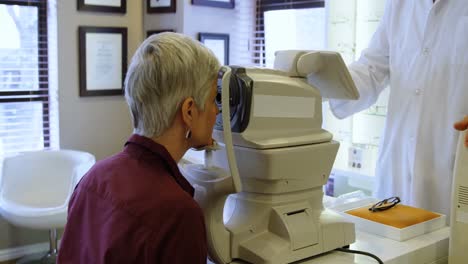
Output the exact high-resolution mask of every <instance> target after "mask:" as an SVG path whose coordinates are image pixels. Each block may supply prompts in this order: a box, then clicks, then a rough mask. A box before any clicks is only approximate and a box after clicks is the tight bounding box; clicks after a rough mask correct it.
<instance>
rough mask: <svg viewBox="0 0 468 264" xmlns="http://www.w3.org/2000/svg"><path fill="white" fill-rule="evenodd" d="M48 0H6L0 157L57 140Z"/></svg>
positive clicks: (0, 4) (1, 30)
mask: <svg viewBox="0 0 468 264" xmlns="http://www.w3.org/2000/svg"><path fill="white" fill-rule="evenodd" d="M47 4H48V3H47V0H27V1H26V0H0V35H1V36H2V41H1V42H0V158H1V157H2V156H3V155H8V154H10V153H15V152H21V151H29V150H40V149H46V148H51V147H53V145H55V143H54V140H55V139H52V137H54V136H55V135H54V133H51V131H52V128H54V127H55V126H53V125H52V122H53V119H54V118H53V116H54V115H53V109H54V105H55V104H56V102H55V101H54V100H55V99H56V98H55V96H51V94H52V95H54V92H53V90H52V89H50V87H49V86H50V81H49V68H50V66H49V65H50V64H51V63H50V61H49V36H50V34H49V32H48V12H47V11H48V6H47ZM52 64H53V62H52ZM55 114H56V113H55Z"/></svg>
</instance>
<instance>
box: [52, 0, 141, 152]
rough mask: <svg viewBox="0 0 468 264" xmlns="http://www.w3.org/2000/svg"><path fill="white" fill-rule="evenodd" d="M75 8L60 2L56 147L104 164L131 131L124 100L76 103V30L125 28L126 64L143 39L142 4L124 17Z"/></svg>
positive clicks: (102, 98) (96, 99)
mask: <svg viewBox="0 0 468 264" xmlns="http://www.w3.org/2000/svg"><path fill="white" fill-rule="evenodd" d="M129 2H130V1H129ZM76 4H77V3H76V1H58V12H57V16H58V85H59V89H58V96H59V97H58V98H59V127H60V147H61V148H66V149H79V150H84V151H88V152H90V153H92V154H94V155H95V156H96V158H97V159H102V158H104V157H106V156H109V155H111V154H114V153H116V152H118V151H120V150H121V149H122V147H123V144H124V143H125V140H126V139H127V138H128V137H129V135H130V134H131V132H132V125H131V120H130V115H129V111H128V108H127V104H126V102H125V99H124V97H123V96H122V95H119V96H96V97H79V74H78V72H79V71H78V67H79V65H78V26H113V27H127V28H128V35H127V38H128V60H130V59H131V57H132V55H133V53H134V51H135V50H136V48H137V47H138V45H139V44H140V43H141V40H142V39H143V31H142V28H143V11H142V1H131V4H130V3H129V4H127V13H126V14H125V15H121V14H107V13H96V12H82V11H80V12H78V11H77V10H76Z"/></svg>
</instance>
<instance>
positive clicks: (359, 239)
mask: <svg viewBox="0 0 468 264" xmlns="http://www.w3.org/2000/svg"><path fill="white" fill-rule="evenodd" d="M449 234H450V228H449V227H444V228H442V229H439V230H436V231H434V232H432V233H428V234H424V235H421V236H418V237H415V238H412V239H409V240H406V241H403V242H399V241H395V240H392V239H388V238H384V237H381V236H377V235H373V234H369V233H366V232H363V231H359V230H356V242H355V243H353V244H351V249H354V250H361V251H366V252H370V253H372V254H374V255H376V256H378V257H379V258H380V259H381V260H382V261H383V262H384V263H385V264H446V263H447V256H448V245H449ZM233 263H239V264H241V262H233ZM300 263H301V264H318V263H320V264H350V263H359V264H374V263H377V261H376V260H374V259H373V258H370V257H368V256H364V255H357V254H350V253H344V252H337V251H332V252H330V253H326V254H324V255H320V256H318V257H313V258H310V259H308V260H305V261H302V262H300ZM208 264H212V263H211V262H210V261H208Z"/></svg>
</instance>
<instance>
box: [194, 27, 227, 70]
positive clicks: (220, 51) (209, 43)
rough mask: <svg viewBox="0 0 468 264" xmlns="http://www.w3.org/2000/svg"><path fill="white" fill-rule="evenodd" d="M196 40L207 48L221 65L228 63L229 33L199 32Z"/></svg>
mask: <svg viewBox="0 0 468 264" xmlns="http://www.w3.org/2000/svg"><path fill="white" fill-rule="evenodd" d="M198 40H199V41H200V42H201V43H203V44H204V45H205V46H206V47H207V48H209V49H210V50H211V51H213V53H214V54H215V55H216V57H217V58H218V60H219V63H221V64H222V65H229V34H222V33H204V32H202V33H199V34H198Z"/></svg>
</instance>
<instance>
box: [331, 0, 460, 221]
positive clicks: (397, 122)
mask: <svg viewBox="0 0 468 264" xmlns="http://www.w3.org/2000/svg"><path fill="white" fill-rule="evenodd" d="M350 72H351V75H352V77H353V79H354V81H355V83H356V86H357V88H358V90H359V92H360V94H361V97H360V99H359V100H357V101H340V100H331V101H330V106H331V109H332V112H333V113H334V114H335V116H337V117H339V118H344V117H346V116H349V115H351V114H352V113H355V112H358V111H361V110H363V109H365V108H367V107H369V106H371V105H372V104H373V103H375V102H376V100H377V97H378V95H379V93H380V92H381V91H382V90H383V89H384V88H385V87H386V86H387V85H388V84H390V97H389V103H388V114H387V119H386V124H385V130H384V136H383V138H382V140H381V146H380V153H379V158H378V162H377V168H376V176H377V188H376V193H375V194H376V196H377V197H379V198H387V197H391V196H400V198H402V202H403V203H405V204H409V205H413V206H418V207H422V208H426V209H428V210H433V211H436V212H440V213H443V214H446V215H447V216H448V215H449V212H450V196H451V183H452V173H453V163H454V156H455V150H456V148H455V147H456V141H457V138H458V133H457V132H456V131H455V130H454V129H453V123H454V122H455V121H457V120H459V119H462V118H463V116H464V115H466V114H468V0H438V1H437V2H436V3H435V4H433V3H432V0H387V4H386V9H385V13H384V16H383V18H382V20H381V23H380V25H379V27H378V29H377V31H376V33H375V34H374V36H373V38H372V40H371V42H370V44H369V47H368V48H367V49H366V50H365V51H363V53H362V56H361V58H360V59H359V60H358V61H356V62H355V63H353V64H351V65H350Z"/></svg>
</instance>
